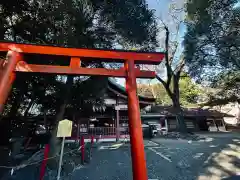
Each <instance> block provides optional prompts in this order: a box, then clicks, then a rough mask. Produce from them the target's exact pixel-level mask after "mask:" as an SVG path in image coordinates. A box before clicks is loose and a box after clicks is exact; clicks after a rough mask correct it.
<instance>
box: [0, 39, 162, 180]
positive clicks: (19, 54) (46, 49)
mask: <svg viewBox="0 0 240 180" xmlns="http://www.w3.org/2000/svg"><path fill="white" fill-rule="evenodd" d="M3 51H5V52H8V55H7V60H6V61H5V62H4V63H2V69H0V73H1V74H0V113H1V112H2V110H3V107H4V104H5V102H6V100H7V97H8V94H9V92H10V90H11V86H12V83H13V81H14V79H15V76H16V72H26V73H29V72H37V73H55V74H71V75H74V74H75V75H90V76H92V75H100V76H112V77H124V78H126V90H127V94H128V113H129V115H128V116H129V130H130V142H131V156H132V171H133V180H147V179H148V177H147V168H146V161H145V153H144V144H143V132H142V127H141V119H140V110H139V101H138V96H137V84H136V78H137V77H140V78H154V77H155V73H154V72H151V71H141V70H139V69H137V68H135V64H159V63H160V62H161V61H162V59H163V58H164V53H138V52H123V51H110V50H99V49H98V50H96V49H95V50H91V49H76V48H61V47H53V46H37V45H29V44H13V43H0V52H3ZM26 54H34V55H36V56H37V55H46V54H47V55H54V56H67V57H70V58H71V61H70V65H69V66H65V67H63V66H49V65H36V64H27V63H26V62H25V61H24V57H25V55H26ZM81 57H87V58H95V59H96V58H100V59H99V61H104V62H112V61H114V62H124V68H120V69H117V70H109V69H103V68H95V69H91V68H90V69H88V68H83V67H81V61H80V59H81Z"/></svg>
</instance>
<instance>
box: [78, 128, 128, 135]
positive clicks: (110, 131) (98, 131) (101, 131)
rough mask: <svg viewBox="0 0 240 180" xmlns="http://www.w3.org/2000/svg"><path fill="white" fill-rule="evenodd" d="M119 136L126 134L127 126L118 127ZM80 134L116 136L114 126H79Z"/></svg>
mask: <svg viewBox="0 0 240 180" xmlns="http://www.w3.org/2000/svg"><path fill="white" fill-rule="evenodd" d="M119 132H120V133H119V134H120V136H122V137H123V136H124V137H126V136H128V135H129V131H128V127H120V128H119ZM80 133H81V134H86V135H93V136H102V137H103V136H106V137H116V128H115V127H90V128H80Z"/></svg>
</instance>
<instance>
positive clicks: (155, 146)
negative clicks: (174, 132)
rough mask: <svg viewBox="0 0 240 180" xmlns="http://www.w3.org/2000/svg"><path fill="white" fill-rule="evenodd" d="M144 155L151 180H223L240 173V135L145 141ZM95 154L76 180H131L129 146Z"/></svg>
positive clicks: (76, 172) (209, 135)
mask: <svg viewBox="0 0 240 180" xmlns="http://www.w3.org/2000/svg"><path fill="white" fill-rule="evenodd" d="M145 153H146V159H147V166H148V177H149V179H158V180H222V179H224V178H227V177H231V176H233V175H236V174H237V173H239V172H240V136H239V134H224V135H223V134H219V135H216V134H213V136H212V135H211V134H208V135H205V136H200V138H198V139H197V140H189V139H188V140H184V139H163V138H155V139H153V140H152V141H145ZM94 154H95V155H94V157H93V160H92V162H91V163H90V164H89V165H88V166H86V167H84V168H82V169H79V170H76V171H75V172H74V173H73V177H72V179H73V180H77V179H81V180H118V179H121V180H131V179H132V172H131V155H130V147H129V145H125V146H122V147H120V148H118V149H111V150H110V149H109V148H100V149H99V150H98V152H95V153H94ZM232 178H233V177H232ZM236 178H237V179H240V177H236Z"/></svg>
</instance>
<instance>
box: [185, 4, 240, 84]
mask: <svg viewBox="0 0 240 180" xmlns="http://www.w3.org/2000/svg"><path fill="white" fill-rule="evenodd" d="M235 3H237V0H229V1H220V0H207V1H198V0H191V1H187V5H186V7H187V21H186V24H187V33H186V35H185V41H184V44H185V59H186V63H187V66H188V68H189V73H190V74H191V75H192V76H194V77H196V78H198V79H200V80H202V79H205V80H206V79H207V80H209V79H210V80H211V77H213V76H214V75H217V74H218V73H219V72H221V71H225V70H229V69H235V70H237V69H238V70H239V68H240V59H239V49H240V38H239V37H240V36H239V31H238V29H239V22H240V8H239V7H236V8H234V5H235Z"/></svg>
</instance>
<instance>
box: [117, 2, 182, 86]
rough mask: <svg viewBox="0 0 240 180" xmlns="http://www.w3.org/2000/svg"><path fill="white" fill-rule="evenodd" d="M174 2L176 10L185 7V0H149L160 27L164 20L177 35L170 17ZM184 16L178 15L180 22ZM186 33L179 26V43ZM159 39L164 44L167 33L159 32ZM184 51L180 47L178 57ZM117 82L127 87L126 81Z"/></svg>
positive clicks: (120, 79) (161, 49)
mask: <svg viewBox="0 0 240 180" xmlns="http://www.w3.org/2000/svg"><path fill="white" fill-rule="evenodd" d="M172 2H174V4H175V7H176V8H181V7H183V3H184V0H147V4H148V7H149V9H153V10H155V16H156V17H157V18H158V26H159V27H162V22H161V20H162V21H163V22H164V23H165V24H166V25H167V26H168V27H169V29H170V31H171V32H174V34H176V32H177V30H176V24H177V23H176V22H175V20H174V19H173V18H172V16H171V15H169V9H170V8H171V7H172V6H171V4H172ZM184 16H185V13H184V12H183V13H177V14H176V17H177V18H178V19H179V20H183V19H184ZM160 19H161V20H160ZM185 32H186V27H185V25H184V23H181V24H180V26H179V36H178V38H177V40H178V41H179V42H181V41H182V39H183V36H184V33H185ZM171 37H173V38H176V36H174V35H172V36H171ZM157 39H158V41H159V42H162V41H163V40H164V39H165V32H164V31H161V32H159V34H158V37H157ZM160 46H161V47H160V48H158V49H157V51H164V49H163V44H162V43H160ZM182 51H183V47H182V46H180V47H179V48H178V50H177V56H178V57H179V56H180V55H181V53H182ZM161 72H163V73H162V74H160V76H161V77H163V78H164V76H165V73H164V71H161ZM116 80H117V82H118V83H119V84H120V85H122V86H125V79H122V78H117V79H116ZM144 82H146V83H149V81H141V83H144ZM156 82H157V81H156V80H153V81H151V83H156Z"/></svg>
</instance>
